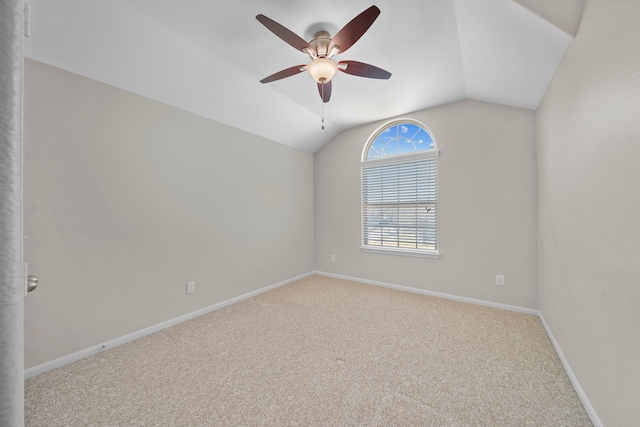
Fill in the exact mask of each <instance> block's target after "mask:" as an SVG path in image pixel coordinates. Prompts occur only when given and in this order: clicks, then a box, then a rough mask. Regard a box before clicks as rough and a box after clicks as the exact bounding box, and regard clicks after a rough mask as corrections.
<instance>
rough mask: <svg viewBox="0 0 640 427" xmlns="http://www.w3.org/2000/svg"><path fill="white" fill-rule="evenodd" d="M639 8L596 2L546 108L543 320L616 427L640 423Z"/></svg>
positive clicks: (541, 181) (542, 135) (618, 1)
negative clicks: (639, 217) (639, 403)
mask: <svg viewBox="0 0 640 427" xmlns="http://www.w3.org/2000/svg"><path fill="white" fill-rule="evenodd" d="M639 111H640V2H638V1H636V0H590V1H587V3H586V5H585V9H584V16H583V19H582V23H581V26H580V29H579V31H578V34H577V36H576V38H575V40H574V41H573V43H572V44H571V46H570V48H569V50H568V51H567V53H566V55H565V57H564V60H563V62H562V64H561V65H560V67H559V69H558V71H557V73H556V75H555V77H554V79H553V81H552V83H551V85H550V87H549V89H548V90H547V93H546V95H545V97H544V99H543V101H542V104H541V105H540V107H539V109H538V115H537V134H538V191H539V210H538V217H539V231H538V236H539V253H538V256H539V293H540V310H541V312H542V315H543V317H544V318H545V320H546V322H547V323H548V325H549V327H550V329H551V331H552V332H553V335H554V336H555V338H556V340H557V341H558V343H559V345H560V348H561V349H562V352H563V354H564V355H565V357H566V359H567V360H568V362H569V364H570V366H571V369H572V371H573V372H574V374H575V375H576V377H577V379H578V381H579V382H580V385H581V387H582V388H583V389H584V391H585V393H586V395H587V397H588V398H589V400H590V402H591V404H592V406H593V407H594V409H595V411H596V413H597V414H598V416H599V418H600V419H601V421H602V423H603V424H604V425H606V426H631V425H638V422H639V420H640V406H639V405H638V402H640V367H639V366H640V364H639V362H638V360H640V356H639V355H640V285H639V283H640V243H639V242H640V221H639V220H638V215H639V213H640V197H639V195H640V190H639V184H640V168H639V167H638V165H639V163H638V161H639V160H640V116H639V115H638V113H639Z"/></svg>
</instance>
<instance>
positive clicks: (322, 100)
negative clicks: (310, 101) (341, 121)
mask: <svg viewBox="0 0 640 427" xmlns="http://www.w3.org/2000/svg"><path fill="white" fill-rule="evenodd" d="M320 102H322V130H324V83H323V84H322V99H321V100H320Z"/></svg>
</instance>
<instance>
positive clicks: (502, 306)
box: [314, 271, 538, 316]
mask: <svg viewBox="0 0 640 427" xmlns="http://www.w3.org/2000/svg"><path fill="white" fill-rule="evenodd" d="M314 274H319V275H321V276H327V277H333V278H336V279H343V280H350V281H352V282H359V283H364V284H366V285H374V286H381V287H383V288H391V289H397V290H399V291H405V292H412V293H414V294H421V295H428V296H431V297H437V298H444V299H449V300H454V301H460V302H468V303H470V304H475V305H483V306H486V307H493V308H499V309H502V310H509V311H516V312H518V313H524V314H532V315H534V316H537V315H538V310H536V309H533V308H526V307H519V306H516V305H509V304H501V303H498V302H492V301H485V300H480V299H475V298H467V297H461V296H458V295H451V294H445V293H441V292H433V291H427V290H424V289H418V288H411V287H409V286H401V285H395V284H393V283H385V282H378V281H375V280H368V279H360V278H358V277H351V276H343V275H340V274H333V273H325V272H323V271H315V272H314Z"/></svg>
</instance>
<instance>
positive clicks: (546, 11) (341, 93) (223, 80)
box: [24, 0, 584, 152]
mask: <svg viewBox="0 0 640 427" xmlns="http://www.w3.org/2000/svg"><path fill="white" fill-rule="evenodd" d="M370 2H371V0H367V1H363V0H354V1H344V0H343V1H339V0H325V1H323V2H317V1H313V2H312V1H307V0H304V1H301V0H277V1H276V0H273V1H260V0H234V1H229V2H223V1H211V0H181V1H177V0H109V1H100V0H56V1H51V0H27V1H26V3H28V4H29V5H30V19H31V23H30V36H29V37H26V38H25V42H24V52H25V56H26V57H28V58H31V59H35V60H38V61H41V62H45V63H48V64H50V65H53V66H56V67H59V68H62V69H65V70H68V71H71V72H74V73H77V74H80V75H83V76H86V77H89V78H92V79H95V80H98V81H101V82H104V83H107V84H109V85H113V86H115V87H118V88H121V89H124V90H127V91H130V92H133V93H137V94H140V95H143V96H145V97H148V98H151V99H154V100H157V101H160V102H163V103H167V104H170V105H173V106H176V107H178V108H181V109H184V110H187V111H190V112H192V113H195V114H198V115H201V116H204V117H207V118H210V119H213V120H216V121H219V122H222V123H225V124H228V125H230V126H233V127H237V128H240V129H243V130H246V131H248V132H250V133H253V134H256V135H260V136H262V137H265V138H268V139H271V140H274V141H277V142H280V143H283V144H286V145H290V146H292V147H296V148H299V149H302V150H306V151H310V152H314V151H316V150H317V149H319V148H320V147H322V146H323V145H324V144H325V143H326V142H328V141H329V140H330V139H332V138H333V137H334V136H335V135H337V134H338V133H339V132H341V131H343V130H346V129H349V128H351V127H354V126H357V125H361V124H364V123H369V122H372V121H376V120H380V119H384V118H388V117H395V116H400V115H405V114H408V113H411V112H413V111H417V110H422V109H426V108H429V107H434V106H437V105H442V104H446V103H449V102H453V101H457V100H460V99H465V98H470V99H477V100H483V101H488V102H495V103H501V104H505V105H511V106H517V107H522V108H529V109H536V108H537V106H538V104H539V102H540V100H541V98H542V96H543V95H544V92H545V90H546V88H547V86H548V84H549V82H550V80H551V78H552V77H553V74H554V73H555V70H556V68H557V66H558V65H559V63H560V61H561V59H562V57H563V55H564V52H565V51H566V49H567V47H568V45H569V43H570V42H571V40H572V37H573V36H574V35H575V33H576V31H577V28H578V25H579V20H580V16H581V12H582V8H583V3H584V0H561V1H559V0H378V1H376V2H375V5H376V6H378V7H379V8H380V10H381V14H380V16H379V17H378V19H377V20H376V21H375V22H374V23H373V25H372V26H371V28H369V30H368V31H367V32H366V33H365V34H364V36H363V37H362V38H361V39H360V40H359V41H358V42H357V43H355V44H354V45H353V47H351V48H350V49H349V50H348V51H347V52H345V53H344V54H343V55H339V59H340V60H344V59H353V60H358V61H361V62H365V63H369V64H373V65H375V66H378V67H380V68H383V69H385V70H388V71H390V72H391V73H392V77H391V78H390V79H389V80H375V79H367V78H361V77H354V76H351V75H348V74H345V73H338V75H336V76H335V77H334V79H333V93H332V96H331V101H330V102H329V103H326V104H324V106H323V105H322V102H321V100H320V96H319V94H318V90H317V87H316V84H315V82H314V81H313V79H312V78H311V76H310V75H308V74H307V73H300V74H298V75H295V76H292V77H289V78H286V79H283V80H279V81H276V82H272V83H268V84H261V83H260V80H261V79H262V78H264V77H266V76H268V75H270V74H273V73H275V72H276V71H280V70H282V69H284V68H288V67H291V66H294V65H300V64H305V63H307V62H309V61H308V57H307V56H305V55H304V54H303V53H301V52H300V51H296V50H295V49H294V48H292V47H291V46H289V45H288V44H286V43H284V42H283V41H282V40H280V39H279V38H277V37H276V36H275V35H274V34H273V33H271V32H270V31H269V30H267V29H266V28H265V27H264V26H263V25H262V24H260V23H259V22H258V21H257V20H256V19H255V16H256V15H257V14H264V15H266V16H268V17H269V18H271V19H273V20H275V21H277V22H279V23H280V24H282V25H284V26H285V27H287V28H288V29H290V30H291V31H293V32H294V33H296V34H298V35H299V36H301V37H302V38H304V39H306V40H311V38H313V34H314V33H315V31H317V30H320V29H324V30H327V31H329V32H330V33H331V34H332V35H334V34H335V33H336V32H337V31H338V30H339V29H340V28H342V27H343V26H344V25H345V24H346V23H347V22H349V21H350V20H351V19H352V18H354V17H355V16H356V15H358V14H359V13H360V12H362V11H363V10H365V9H366V8H368V7H369V6H371V5H372V3H370ZM323 110H324V117H325V129H324V130H322V129H321V116H322V114H323Z"/></svg>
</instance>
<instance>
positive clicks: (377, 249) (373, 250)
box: [360, 246, 440, 259]
mask: <svg viewBox="0 0 640 427" xmlns="http://www.w3.org/2000/svg"><path fill="white" fill-rule="evenodd" d="M360 252H369V253H374V254H386V255H402V256H414V257H418V258H431V259H438V258H440V253H438V252H422V251H415V250H413V251H412V250H411V249H393V248H382V247H372V246H360Z"/></svg>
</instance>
